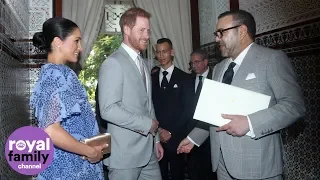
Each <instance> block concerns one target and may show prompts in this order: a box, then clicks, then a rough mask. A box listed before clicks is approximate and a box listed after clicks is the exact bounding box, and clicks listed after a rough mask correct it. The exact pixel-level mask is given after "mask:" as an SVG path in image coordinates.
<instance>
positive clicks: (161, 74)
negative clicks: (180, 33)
mask: <svg viewBox="0 0 320 180" xmlns="http://www.w3.org/2000/svg"><path fill="white" fill-rule="evenodd" d="M156 55H157V59H158V61H159V62H160V65H161V68H160V71H158V72H156V73H155V74H154V75H153V76H152V100H153V104H154V109H155V113H156V117H157V119H158V121H159V133H160V141H161V143H162V146H163V148H164V157H163V159H162V160H161V161H160V169H161V174H162V178H163V180H168V179H169V178H168V173H169V172H168V164H170V174H171V177H172V180H184V167H185V166H184V165H185V161H184V156H183V155H181V154H179V155H177V153H176V152H177V147H178V144H179V143H180V141H181V140H182V139H183V138H184V136H185V135H186V133H187V132H186V125H187V120H186V119H183V118H181V116H180V114H181V109H180V107H181V105H180V103H181V100H180V99H181V96H180V91H181V89H180V88H181V84H182V83H183V81H185V80H186V79H188V78H189V74H187V73H185V72H183V71H182V70H180V69H178V68H177V67H174V65H173V63H172V61H173V55H174V50H173V48H172V42H171V41H170V39H167V38H162V39H159V40H158V41H157V45H156Z"/></svg>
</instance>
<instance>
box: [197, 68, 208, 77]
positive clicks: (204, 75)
mask: <svg viewBox="0 0 320 180" xmlns="http://www.w3.org/2000/svg"><path fill="white" fill-rule="evenodd" d="M208 74H209V67H208V68H207V70H206V71H205V72H204V73H202V74H197V77H199V76H203V77H204V78H207V76H208Z"/></svg>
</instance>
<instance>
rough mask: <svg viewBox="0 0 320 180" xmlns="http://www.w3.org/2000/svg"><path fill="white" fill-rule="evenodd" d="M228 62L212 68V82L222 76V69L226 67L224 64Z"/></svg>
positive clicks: (224, 61) (225, 61)
mask: <svg viewBox="0 0 320 180" xmlns="http://www.w3.org/2000/svg"><path fill="white" fill-rule="evenodd" d="M227 62H228V60H227V59H225V60H223V61H222V62H221V63H219V64H217V65H216V66H215V67H214V68H215V70H214V71H215V73H214V74H213V80H215V81H219V82H220V79H221V77H222V76H223V69H224V66H225V65H226V63H227Z"/></svg>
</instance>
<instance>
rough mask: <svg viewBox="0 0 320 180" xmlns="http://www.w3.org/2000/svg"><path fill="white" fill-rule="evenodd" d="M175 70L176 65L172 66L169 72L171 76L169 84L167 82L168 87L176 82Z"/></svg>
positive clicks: (171, 86)
mask: <svg viewBox="0 0 320 180" xmlns="http://www.w3.org/2000/svg"><path fill="white" fill-rule="evenodd" d="M177 75H178V74H177V70H176V67H174V69H173V71H172V74H171V78H170V81H169V84H168V88H173V86H174V84H175V82H176V79H177Z"/></svg>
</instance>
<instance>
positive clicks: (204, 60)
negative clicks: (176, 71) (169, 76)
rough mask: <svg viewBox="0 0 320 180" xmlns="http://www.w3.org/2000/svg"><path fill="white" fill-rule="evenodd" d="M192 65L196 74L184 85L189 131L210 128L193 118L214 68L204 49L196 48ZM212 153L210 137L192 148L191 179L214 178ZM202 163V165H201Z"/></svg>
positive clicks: (189, 157) (190, 158)
mask: <svg viewBox="0 0 320 180" xmlns="http://www.w3.org/2000/svg"><path fill="white" fill-rule="evenodd" d="M190 57H191V60H190V67H191V68H192V71H193V72H194V73H195V76H194V77H193V78H192V79H190V80H189V81H188V82H187V83H185V84H184V86H183V89H182V91H183V93H182V94H183V101H184V106H183V107H186V108H187V109H185V110H184V112H185V113H184V115H185V116H188V119H189V124H188V132H190V131H191V130H192V129H193V128H194V127H195V126H196V125H198V126H199V128H203V129H206V130H209V126H210V125H209V124H207V123H204V122H203V123H201V122H198V121H197V120H194V119H193V114H194V111H195V109H196V105H197V102H198V99H199V95H200V91H201V88H202V82H203V80H204V78H207V79H212V75H213V72H212V71H213V69H212V68H210V67H208V56H207V54H206V53H205V52H204V51H202V50H196V51H194V52H192V53H191V55H190ZM210 157H211V153H210V138H207V139H206V140H205V141H204V143H202V144H201V146H200V147H195V148H193V149H192V151H191V152H190V154H188V173H189V177H190V179H191V180H214V179H216V173H213V172H212V168H211V158H210ZM200 165H201V166H200Z"/></svg>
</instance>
